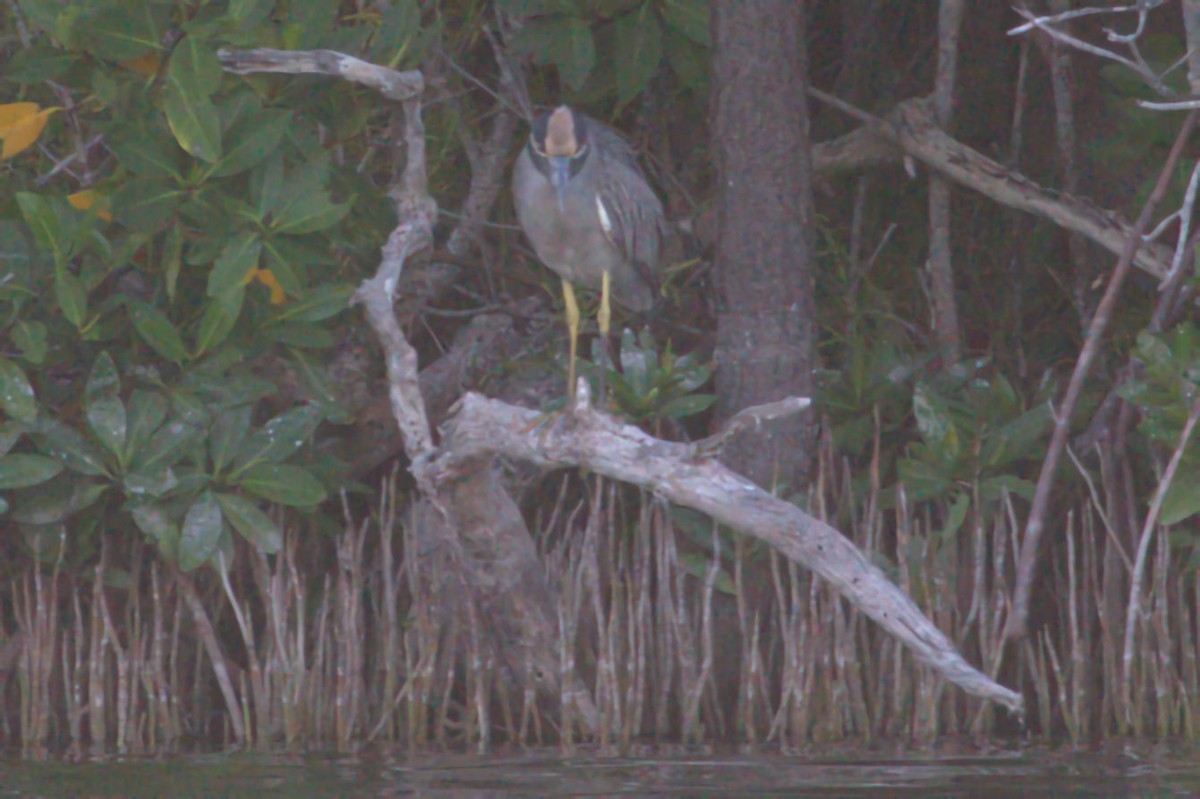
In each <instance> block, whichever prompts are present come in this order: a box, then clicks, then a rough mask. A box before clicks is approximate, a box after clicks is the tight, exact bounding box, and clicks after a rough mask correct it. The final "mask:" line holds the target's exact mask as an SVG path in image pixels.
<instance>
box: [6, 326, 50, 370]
mask: <svg viewBox="0 0 1200 799" xmlns="http://www.w3.org/2000/svg"><path fill="white" fill-rule="evenodd" d="M12 340H13V344H16V345H17V346H18V347H20V348H21V355H22V356H24V358H25V360H27V361H29V362H30V363H32V364H34V365H36V366H41V365H42V362H43V361H45V359H46V346H47V345H46V326H45V325H44V324H42V323H41V322H26V321H25V320H24V319H21V320H18V321H17V322H16V323H15V324H13V326H12Z"/></svg>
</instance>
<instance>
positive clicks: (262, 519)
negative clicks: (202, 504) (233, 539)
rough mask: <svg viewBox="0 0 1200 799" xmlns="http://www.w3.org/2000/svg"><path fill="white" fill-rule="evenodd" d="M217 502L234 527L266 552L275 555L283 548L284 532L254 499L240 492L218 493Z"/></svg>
mask: <svg viewBox="0 0 1200 799" xmlns="http://www.w3.org/2000/svg"><path fill="white" fill-rule="evenodd" d="M217 502H219V503H221V510H222V511H224V513H225V518H226V519H228V520H229V523H230V524H232V525H233V528H234V529H235V530H237V531H238V532H239V533H241V534H242V537H243V538H245V539H246V540H247V541H249V542H250V543H251V544H253V545H254V546H255V547H257V548H258V549H259V550H260V551H262V552H263V553H264V554H267V555H273V554H275V553H276V552H278V551H279V550H280V549H282V547H283V534H282V533H281V532H280V531H279V528H278V527H276V526H275V522H273V521H271V517H270V516H268V515H267V514H266V513H264V512H263V511H262V509H260V508H259V507H258V506H257V505H256V504H254V502H253V501H252V500H249V499H247V498H246V497H243V496H239V495H238V494H217Z"/></svg>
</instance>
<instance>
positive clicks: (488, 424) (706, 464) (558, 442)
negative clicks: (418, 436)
mask: <svg viewBox="0 0 1200 799" xmlns="http://www.w3.org/2000/svg"><path fill="white" fill-rule="evenodd" d="M580 385H581V388H583V389H584V391H583V394H582V397H583V400H582V402H581V403H580V405H577V406H576V408H575V409H574V410H573V412H572V413H571V415H570V416H569V417H566V418H564V419H561V420H558V421H557V422H550V423H546V424H541V423H540V422H545V420H544V418H543V417H541V416H540V415H539V414H538V413H537V412H536V411H531V410H527V409H525V408H517V407H514V406H512V405H508V404H506V403H503V402H499V401H497V400H490V399H487V398H486V397H483V396H481V395H479V394H475V393H470V394H467V395H466V396H465V397H463V399H462V402H461V403H460V405H459V408H458V410H457V412H456V413H455V414H454V415H453V416H452V417H451V418H450V420H449V421H448V422H447V423H446V424H445V425H444V426H443V430H442V446H441V448H440V450H439V452H438V453H437V455H436V456H435V457H434V458H433V459H431V460H430V461H429V462H428V463H427V464H422V466H421V468H422V469H428V473H427V475H426V479H427V481H428V482H429V483H430V484H433V485H438V484H441V483H443V482H446V481H452V480H454V479H456V478H457V476H458V475H459V474H460V473H461V472H462V471H463V470H464V469H467V470H470V469H473V468H475V466H474V464H476V463H478V461H479V460H480V459H486V458H495V457H498V456H504V457H509V458H518V459H521V460H524V461H528V462H530V463H534V464H537V465H539V466H542V467H545V468H565V467H581V468H585V469H589V470H591V471H593V472H596V473H598V474H602V475H604V476H606V477H610V478H612V479H614V480H621V481H623V482H627V483H634V484H636V485H640V486H643V487H645V488H647V489H650V490H651V491H653V492H654V493H655V494H656V495H657V496H659V497H662V498H664V499H667V500H669V501H671V502H674V503H677V504H680V505H685V506H687V507H690V508H694V509H696V510H699V511H701V512H703V513H706V514H708V515H710V516H712V517H713V518H714V519H716V520H717V521H719V522H721V523H723V524H727V525H729V526H730V527H733V528H734V529H736V530H738V531H739V532H741V533H744V534H746V535H750V536H753V537H755V538H758V539H759V540H761V541H763V542H765V543H767V544H769V545H770V546H772V547H774V548H775V549H776V550H778V551H779V552H781V553H782V554H783V555H784V556H786V557H787V558H789V559H791V560H793V561H795V562H797V563H800V564H801V565H803V566H805V567H806V568H808V569H811V570H812V571H814V572H816V573H817V574H818V575H820V576H821V577H823V578H824V579H826V580H828V581H829V582H830V583H831V584H832V585H833V587H834V588H835V589H837V591H838V592H839V593H841V594H842V595H843V596H845V597H846V598H847V599H849V600H850V601H851V602H852V603H854V605H855V606H857V607H858V608H859V609H860V610H862V611H863V612H864V613H866V614H867V615H868V616H870V617H871V618H872V619H874V620H875V621H876V622H878V623H879V625H880V626H882V627H883V628H884V629H885V630H886V631H887V632H888V633H889V634H891V635H892V636H894V637H896V638H897V639H899V640H900V641H901V642H902V643H904V644H905V645H906V646H908V647H909V649H910V650H911V651H912V652H913V654H914V655H915V656H916V657H917V659H919V660H920V661H922V662H923V663H925V664H927V665H929V666H932V667H933V668H934V669H936V670H937V671H938V672H939V673H940V674H942V675H943V676H944V677H946V679H948V680H950V681H951V682H953V683H954V684H956V685H958V686H959V687H960V688H962V689H963V690H965V691H967V692H968V693H970V694H973V695H975V696H978V697H981V698H984V699H988V700H991V701H993V702H997V703H999V704H1001V705H1004V706H1005V707H1007V708H1009V709H1010V710H1013V711H1014V712H1017V713H1021V712H1023V707H1024V705H1023V701H1022V698H1021V696H1020V694H1018V693H1016V692H1015V691H1011V690H1009V689H1007V688H1004V687H1003V686H1001V685H998V684H996V683H995V682H993V681H992V680H991V679H989V678H988V677H987V676H985V675H984V674H982V673H981V672H979V671H978V670H977V669H975V668H974V667H972V666H971V665H970V664H969V663H967V662H966V661H965V660H964V659H963V658H962V656H961V655H960V654H959V653H958V651H957V650H956V649H955V648H954V646H953V644H951V643H950V641H949V640H948V639H947V638H946V636H945V635H943V634H942V632H941V631H940V630H939V629H938V628H937V627H935V626H934V625H933V623H932V622H930V621H929V620H928V619H927V618H925V616H924V615H922V613H921V611H920V610H919V609H918V608H917V606H916V605H915V604H914V603H913V601H912V600H911V599H910V598H909V597H908V595H907V594H905V593H904V592H903V591H901V590H900V589H899V588H898V587H897V586H896V585H895V584H894V583H892V582H891V581H890V580H888V579H887V577H886V576H884V574H883V572H881V571H880V570H879V569H878V568H877V567H875V566H874V565H872V564H871V563H870V562H869V561H868V560H867V558H866V557H865V556H864V555H863V553H862V552H861V551H859V549H858V548H857V547H855V546H854V544H853V543H851V542H850V541H849V540H848V539H847V538H846V537H845V536H843V535H842V534H841V533H839V532H838V531H837V530H835V529H834V528H832V527H830V526H829V525H827V524H825V523H824V522H822V521H820V520H818V519H816V518H813V517H812V516H809V515H808V514H807V513H804V512H803V511H801V510H800V509H799V508H797V507H796V506H795V505H792V504H790V503H787V502H784V501H783V500H781V499H778V498H776V497H774V496H772V495H771V494H769V493H767V492H766V491H764V490H762V489H761V488H759V487H758V486H756V485H754V484H753V483H751V482H750V481H749V480H747V479H746V478H745V477H742V476H741V475H739V474H737V473H736V472H733V471H731V470H730V469H727V468H726V467H724V466H722V465H721V464H719V463H717V462H715V461H710V460H705V461H697V460H696V459H695V458H694V454H695V450H694V448H693V447H692V446H690V445H688V444H677V443H672V442H668V441H662V440H659V439H656V438H654V437H653V436H651V435H649V434H648V433H645V432H644V431H642V430H641V429H639V428H637V427H634V426H632V425H627V424H622V423H620V422H618V421H616V420H615V419H613V418H612V417H610V416H607V415H605V414H602V413H598V412H596V411H594V410H592V409H591V408H590V407H587V405H586V387H585V384H583V383H581V384H580ZM793 402H795V400H794V399H793ZM581 406H582V407H581ZM797 407H803V406H802V405H799V404H797Z"/></svg>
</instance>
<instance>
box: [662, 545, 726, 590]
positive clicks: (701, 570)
mask: <svg viewBox="0 0 1200 799" xmlns="http://www.w3.org/2000/svg"><path fill="white" fill-rule="evenodd" d="M676 557H677V559H678V561H679V565H680V567H681V568H682V569H683V570H684V571H685V572H686V573H688V574H690V575H692V576H693V577H695V578H696V579H697V580H699V581H700V582H701V583H702V584H703V583H704V582H705V581H706V580H708V570H709V569H711V568H712V561H711V560H710V559H709V558H707V557H705V556H704V555H701V554H700V553H699V552H680V553H679V554H678V555H677V556H676ZM713 588H714V589H715V590H717V591H720V592H721V593H722V594H727V595H729V596H737V586H736V585H735V584H734V582H733V578H732V577H730V576H729V572H728V571H727V570H725V569H724V568H718V569H717V576H716V579H715V580H714V581H713Z"/></svg>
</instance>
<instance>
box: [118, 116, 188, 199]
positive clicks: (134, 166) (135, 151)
mask: <svg viewBox="0 0 1200 799" xmlns="http://www.w3.org/2000/svg"><path fill="white" fill-rule="evenodd" d="M160 133H161V134H164V135H158V134H160ZM166 133H167V130H166V128H164V127H163V126H162V124H161V123H160V124H158V125H154V126H148V127H146V128H143V127H137V128H131V129H128V130H124V129H123V130H122V131H121V132H120V135H118V136H116V137H114V139H113V142H112V149H113V152H115V153H116V155H117V160H118V161H120V162H121V166H123V167H125V168H126V169H128V170H129V171H130V172H132V173H134V174H135V175H137V176H138V177H143V178H153V179H155V180H156V181H162V180H166V179H168V178H169V179H171V180H172V181H174V182H175V183H176V184H179V183H182V182H183V171H182V170H183V160H184V158H185V157H184V155H183V153H181V152H180V151H179V148H178V147H176V146H175V143H174V141H172V140H171V139H170V138H169V137H167V136H166V135H165V134H166Z"/></svg>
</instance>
